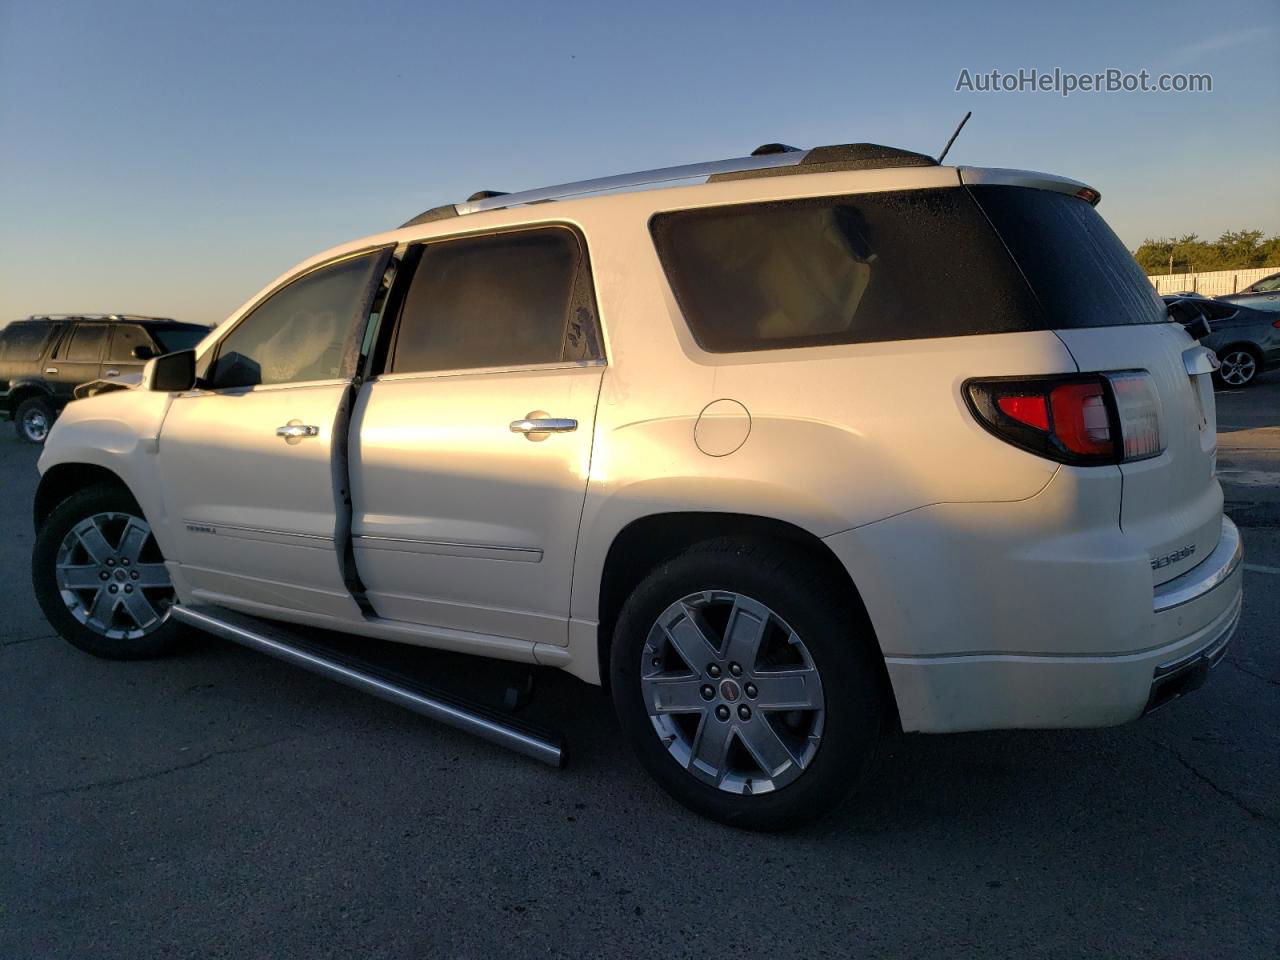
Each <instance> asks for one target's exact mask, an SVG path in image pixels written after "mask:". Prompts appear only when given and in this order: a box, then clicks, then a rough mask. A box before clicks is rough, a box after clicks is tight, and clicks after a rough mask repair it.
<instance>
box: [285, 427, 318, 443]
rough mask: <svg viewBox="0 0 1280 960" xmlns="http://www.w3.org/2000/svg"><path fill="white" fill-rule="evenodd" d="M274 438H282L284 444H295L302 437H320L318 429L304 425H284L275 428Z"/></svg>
mask: <svg viewBox="0 0 1280 960" xmlns="http://www.w3.org/2000/svg"><path fill="white" fill-rule="evenodd" d="M276 436H277V437H284V440H285V443H297V442H298V441H299V440H301V439H302V438H303V437H318V436H320V428H319V427H313V426H311V425H310V424H305V423H286V424H285V425H284V426H283V427H276Z"/></svg>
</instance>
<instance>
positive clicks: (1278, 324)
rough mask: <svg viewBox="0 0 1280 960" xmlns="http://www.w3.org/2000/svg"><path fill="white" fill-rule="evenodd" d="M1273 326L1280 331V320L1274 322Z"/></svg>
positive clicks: (1272, 322)
mask: <svg viewBox="0 0 1280 960" xmlns="http://www.w3.org/2000/svg"><path fill="white" fill-rule="evenodd" d="M1271 325H1272V326H1273V327H1275V328H1276V329H1277V330H1280V320H1272V321H1271Z"/></svg>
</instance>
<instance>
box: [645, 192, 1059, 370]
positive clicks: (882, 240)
mask: <svg viewBox="0 0 1280 960" xmlns="http://www.w3.org/2000/svg"><path fill="white" fill-rule="evenodd" d="M651 231H652V234H653V237H654V241H655V243H656V245H657V249H658V254H659V257H660V259H661V261H662V265H663V267H664V269H665V270H666V273H667V276H668V278H669V279H670V281H671V285H672V289H673V291H674V293H675V295H676V299H677V301H678V302H679V304H680V308H681V310H682V311H683V313H684V315H685V318H686V320H687V321H688V323H689V327H690V329H691V331H692V333H693V335H694V337H695V339H696V340H697V341H698V344H699V345H700V346H701V347H702V348H703V349H705V350H708V351H711V352H716V353H720V352H731V351H740V350H770V349H777V348H781V347H806V346H821V345H825V344H842V343H870V342H876V341H885V340H915V339H920V338H925V337H955V336H964V335H967V334H977V333H1009V332H1014V331H1019V330H1028V329H1036V328H1038V327H1041V326H1043V321H1042V318H1041V316H1040V313H1039V310H1038V309H1037V307H1036V304H1035V301H1034V299H1033V298H1032V297H1031V296H1030V292H1029V291H1028V290H1027V286H1026V284H1025V282H1024V281H1023V280H1022V278H1021V277H1020V276H1019V274H1018V271H1017V269H1016V267H1015V266H1014V264H1013V262H1012V261H1011V260H1010V258H1009V254H1008V252H1007V251H1006V250H1005V249H1004V246H1003V244H1002V243H1001V242H1000V238H999V237H997V236H996V234H995V232H994V231H993V230H992V229H991V225H990V224H989V223H988V222H987V219H986V217H984V216H983V214H982V211H981V210H980V209H978V206H977V204H976V203H974V200H973V198H972V197H971V196H970V195H969V193H968V192H967V191H965V190H964V189H962V188H960V187H954V188H944V189H929V190H911V191H891V192H884V193H869V194H859V195H856V196H838V197H821V198H816V199H801V200H788V201H782V202H770V203H758V204H743V205H734V206H722V207H710V208H701V209H696V210H684V211H679V212H675V213H665V214H659V215H657V216H655V217H654V218H653V220H652V221H651Z"/></svg>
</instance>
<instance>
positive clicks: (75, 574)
mask: <svg viewBox="0 0 1280 960" xmlns="http://www.w3.org/2000/svg"><path fill="white" fill-rule="evenodd" d="M54 574H55V579H56V582H57V585H58V592H59V593H60V594H61V596H62V602H63V603H65V604H66V606H67V610H68V611H70V613H71V615H72V616H73V617H75V618H76V620H77V621H79V622H80V623H82V624H84V625H85V626H86V627H88V628H89V629H90V630H93V631H94V632H95V633H99V634H101V635H102V636H104V637H109V638H111V639H125V638H132V637H141V636H145V635H146V634H149V633H151V632H153V631H155V630H157V629H159V628H160V627H161V626H162V625H163V624H164V622H165V621H166V620H167V619H168V618H169V608H170V607H171V606H172V604H173V599H174V593H173V584H172V582H171V581H170V579H169V571H168V570H167V569H165V565H164V563H163V560H162V558H161V555H160V549H159V547H158V546H157V545H156V541H155V537H154V535H153V534H152V533H151V527H150V526H149V525H148V524H147V522H146V521H145V520H143V519H142V518H141V517H135V516H132V515H130V514H127V513H98V514H94V515H93V516H91V517H87V518H86V519H84V520H82V521H80V522H79V523H77V524H76V525H75V526H74V527H72V528H71V529H70V530H69V531H67V535H66V536H65V537H63V538H62V543H61V544H60V545H59V547H58V554H57V558H56V560H55V570H54Z"/></svg>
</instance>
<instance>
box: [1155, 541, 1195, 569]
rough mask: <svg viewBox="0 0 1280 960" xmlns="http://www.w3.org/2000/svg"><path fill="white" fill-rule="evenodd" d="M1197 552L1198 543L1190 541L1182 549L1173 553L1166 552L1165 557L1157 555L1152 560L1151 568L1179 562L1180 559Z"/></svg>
mask: <svg viewBox="0 0 1280 960" xmlns="http://www.w3.org/2000/svg"><path fill="white" fill-rule="evenodd" d="M1195 552H1196V545H1195V544H1194V543H1188V544H1187V545H1186V546H1185V547H1182V548H1181V549H1180V550H1175V551H1173V553H1166V554H1165V555H1164V556H1163V557H1156V558H1155V559H1154V560H1152V561H1151V569H1152V570H1159V569H1160V568H1161V567H1167V566H1169V564H1171V563H1177V562H1178V561H1179V560H1185V559H1187V557H1189V556H1191V555H1192V554H1193V553H1195Z"/></svg>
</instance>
